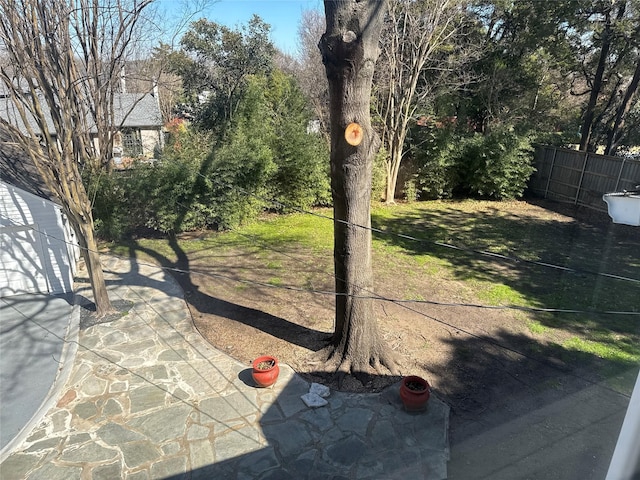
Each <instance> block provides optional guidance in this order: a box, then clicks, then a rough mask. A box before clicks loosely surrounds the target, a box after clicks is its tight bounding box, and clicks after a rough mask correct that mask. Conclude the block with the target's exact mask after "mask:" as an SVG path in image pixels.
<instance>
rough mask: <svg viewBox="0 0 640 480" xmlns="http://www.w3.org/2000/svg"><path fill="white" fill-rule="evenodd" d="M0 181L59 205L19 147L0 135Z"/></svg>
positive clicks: (27, 156)
mask: <svg viewBox="0 0 640 480" xmlns="http://www.w3.org/2000/svg"><path fill="white" fill-rule="evenodd" d="M0 180H2V181H3V182H5V183H8V184H10V185H13V186H15V187H18V188H20V189H22V190H25V191H27V192H29V193H32V194H33V195H37V196H39V197H42V198H45V199H47V200H51V201H52V202H55V203H59V202H58V200H57V199H56V197H55V195H54V194H53V193H52V192H51V191H50V190H49V189H48V188H47V187H46V185H45V184H44V182H43V181H42V179H41V177H40V174H39V173H38V170H37V168H36V166H35V165H34V164H33V162H32V161H31V158H30V157H29V155H27V154H26V153H25V152H24V150H22V149H21V148H20V146H18V145H16V144H15V143H11V142H8V141H6V139H5V138H3V137H2V136H1V135H0Z"/></svg>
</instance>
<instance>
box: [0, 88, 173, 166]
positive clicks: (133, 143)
mask: <svg viewBox="0 0 640 480" xmlns="http://www.w3.org/2000/svg"><path fill="white" fill-rule="evenodd" d="M43 104H45V102H43ZM113 113H114V124H115V126H116V127H117V128H118V131H117V132H116V134H115V135H114V143H113V161H114V163H115V164H116V165H119V164H121V163H123V161H125V162H126V161H127V160H131V159H153V158H156V156H157V153H158V151H160V150H162V148H163V146H164V134H163V130H162V126H163V123H162V114H161V112H160V102H159V96H158V88H157V86H155V87H154V88H153V90H152V91H150V92H146V93H127V92H116V93H114V97H113ZM44 114H45V117H46V120H47V124H48V125H49V126H50V127H49V128H50V132H51V133H52V134H55V131H54V129H53V121H52V120H51V114H50V112H48V111H45V112H44ZM0 118H2V119H3V120H6V121H7V122H8V123H10V124H12V125H15V126H17V127H18V128H19V129H20V130H21V131H23V132H24V133H26V131H27V130H26V126H25V125H24V123H23V122H22V120H21V118H20V115H19V114H18V112H17V110H16V108H15V106H14V104H13V101H12V100H11V98H9V93H8V92H7V91H6V87H5V86H4V85H3V84H1V83H0ZM31 126H32V127H34V129H36V130H37V129H38V128H37V126H36V123H35V121H33V122H31ZM97 133H98V132H97V130H96V129H95V126H94V127H93V129H92V135H93V140H94V146H95V147H96V149H97V148H98V145H97Z"/></svg>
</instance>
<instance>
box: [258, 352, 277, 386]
mask: <svg viewBox="0 0 640 480" xmlns="http://www.w3.org/2000/svg"><path fill="white" fill-rule="evenodd" d="M279 374H280V367H279V366H278V359H277V358H275V357H272V356H270V355H263V356H261V357H258V358H256V359H255V360H254V361H253V365H252V370H251V375H252V376H253V380H254V381H255V382H256V384H257V385H258V386H259V387H270V386H271V385H273V384H274V383H276V380H277V379H278V375H279Z"/></svg>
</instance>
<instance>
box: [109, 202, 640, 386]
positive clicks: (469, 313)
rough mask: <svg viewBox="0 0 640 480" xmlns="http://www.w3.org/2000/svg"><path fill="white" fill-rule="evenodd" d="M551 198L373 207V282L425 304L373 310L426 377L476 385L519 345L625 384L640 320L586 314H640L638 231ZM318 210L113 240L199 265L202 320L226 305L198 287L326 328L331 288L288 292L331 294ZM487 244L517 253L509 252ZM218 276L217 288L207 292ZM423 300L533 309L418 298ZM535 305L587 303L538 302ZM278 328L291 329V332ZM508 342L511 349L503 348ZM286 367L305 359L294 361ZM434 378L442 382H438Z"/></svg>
mask: <svg viewBox="0 0 640 480" xmlns="http://www.w3.org/2000/svg"><path fill="white" fill-rule="evenodd" d="M544 206H549V205H548V204H547V205H545V204H539V205H538V204H531V203H527V202H518V201H516V202H486V201H471V200H469V201H433V202H419V203H413V204H401V205H396V206H392V207H388V206H385V205H374V207H373V208H372V223H373V226H374V228H376V229H380V230H383V231H384V232H385V233H374V235H373V238H374V241H373V250H374V271H375V272H374V273H375V276H376V280H375V281H376V292H377V293H378V294H380V295H382V296H384V297H387V298H392V299H403V300H416V301H417V303H415V304H408V306H409V307H410V308H411V309H413V311H418V314H419V316H416V317H415V318H414V317H408V316H407V315H414V314H413V313H410V312H405V313H403V312H404V310H402V308H405V307H401V306H398V305H397V304H393V303H389V302H379V305H378V307H377V308H378V310H377V312H378V315H379V317H381V318H382V320H381V322H382V324H383V330H384V331H385V332H386V336H387V338H388V341H389V342H390V343H391V344H392V346H394V347H397V348H399V349H400V350H402V349H403V348H405V347H406V348H409V346H410V347H411V348H412V350H411V351H412V352H413V353H410V356H412V361H414V362H415V365H417V366H418V367H420V368H424V369H426V371H427V375H429V374H431V375H433V376H442V375H443V372H448V374H450V375H454V374H455V375H458V376H459V377H460V378H458V380H457V381H458V382H462V383H465V382H468V381H469V380H468V379H466V380H465V378H466V377H465V375H467V376H468V375H470V374H469V370H470V369H473V368H475V366H474V365H479V364H482V362H483V361H485V360H483V359H484V358H485V357H486V356H489V355H490V356H492V358H493V359H494V360H497V361H500V362H504V359H502V360H500V359H501V358H502V357H501V356H503V355H507V354H508V355H510V360H509V362H513V363H518V362H521V360H517V359H514V358H513V357H514V355H513V352H514V351H515V352H517V353H518V354H519V353H522V354H524V356H523V357H522V358H525V359H528V358H534V359H535V361H536V362H538V363H542V364H545V363H548V364H550V365H553V364H556V363H557V364H558V365H560V366H561V367H562V368H570V369H571V370H572V371H574V372H578V373H580V374H581V375H582V374H583V373H584V375H587V376H588V377H589V378H592V379H594V381H599V380H602V379H604V380H605V381H606V382H607V383H608V385H610V386H611V387H612V388H615V389H617V390H620V391H623V392H626V393H629V392H630V391H631V389H632V387H633V382H634V380H635V375H636V374H637V370H638V365H639V364H640V316H638V315H623V314H605V313H588V312H606V311H625V312H626V311H631V312H638V311H640V283H639V282H638V280H640V230H639V229H638V228H637V227H636V228H634V227H626V226H620V225H614V224H612V223H610V222H609V221H607V218H608V217H607V218H601V219H600V220H599V221H598V222H594V223H585V222H581V221H578V220H575V219H574V218H572V217H570V216H568V215H565V214H563V213H559V212H556V211H552V210H549V209H546V208H543V207H544ZM315 212H316V213H317V214H319V216H314V215H310V214H300V213H297V214H291V215H286V216H279V215H266V216H264V217H262V218H261V219H260V221H257V222H255V223H252V224H250V225H245V226H243V227H242V228H239V229H237V230H235V231H232V232H226V233H215V232H203V233H199V234H186V235H183V236H181V237H180V238H179V239H178V240H177V242H169V241H167V240H163V239H147V238H140V239H137V240H135V241H131V242H128V243H123V244H119V245H114V246H112V251H113V252H114V253H117V254H121V255H137V256H138V257H139V258H140V259H141V260H152V261H155V262H160V263H162V264H164V265H166V266H177V267H180V268H185V267H187V268H188V269H189V270H190V271H192V272H201V273H202V274H203V275H200V274H196V273H192V274H191V276H190V280H189V282H190V283H189V284H188V286H187V287H184V288H185V290H186V298H187V301H188V302H190V304H191V305H192V306H195V307H194V309H192V312H193V311H196V310H197V311H198V312H199V313H198V315H194V316H195V317H198V316H205V315H206V314H208V315H214V316H215V315H216V312H212V311H211V309H209V310H206V311H205V309H204V308H202V307H200V306H199V305H198V303H197V301H196V300H197V298H196V297H190V295H192V294H191V290H193V291H195V292H196V293H206V295H208V296H209V297H215V298H216V300H218V301H219V300H221V299H222V300H224V301H225V302H227V303H233V304H238V305H245V306H247V307H250V308H251V309H253V310H252V311H255V310H261V311H265V312H268V313H269V315H272V316H273V317H274V318H277V319H279V320H282V319H285V321H287V322H288V323H292V322H294V321H295V320H293V319H295V318H297V317H299V316H300V317H304V318H306V320H305V321H306V322H307V323H306V324H305V325H304V326H303V327H295V328H303V329H306V330H305V331H307V333H308V332H309V331H310V332H311V333H313V332H316V331H318V332H324V334H326V333H327V332H330V331H331V328H332V325H331V320H332V319H331V316H332V313H333V312H332V309H331V308H332V307H331V304H332V298H331V297H330V296H327V295H324V294H317V295H310V294H308V293H307V294H300V295H306V296H305V297H299V296H296V295H299V294H298V293H296V292H295V290H294V291H291V290H285V289H283V288H282V287H294V288H295V289H304V290H321V291H328V290H331V289H332V287H333V279H332V271H333V270H332V269H333V267H332V248H333V238H332V235H333V228H332V222H331V221H330V220H327V219H326V218H323V217H322V216H331V215H332V211H331V210H330V209H323V210H317V211H315ZM407 237H412V238H411V239H410V238H407ZM442 244H449V245H454V246H456V247H459V249H453V248H446V247H444V246H442ZM474 251H475V252H474ZM478 251H483V252H489V253H493V254H500V255H505V256H508V257H511V258H517V259H519V260H518V261H513V260H501V259H499V258H496V257H492V256H487V255H482V254H479V253H477V252H478ZM185 262H186V263H185ZM531 262H544V263H548V264H552V265H558V266H561V267H568V268H570V269H573V270H575V271H573V272H571V271H567V270H565V269H558V268H551V267H544V266H540V265H536V264H534V263H531ZM205 274H206V275H205ZM602 274H610V275H615V276H618V277H628V278H630V279H635V280H636V281H635V282H634V281H630V280H624V279H621V278H613V277H610V276H603V275H602ZM216 282H219V285H218V289H217V290H216V291H215V293H213V292H212V291H210V290H206V288H210V286H211V284H212V283H216ZM255 282H257V284H256V283H255ZM223 283H224V287H223V286H222V284H223ZM192 287H193V288H192ZM274 287H275V288H274ZM194 295H195V294H194ZM190 299H191V300H190ZM424 301H432V302H442V303H453V304H483V305H487V306H519V307H525V310H489V309H479V308H475V307H462V306H449V307H446V306H437V305H431V304H428V303H420V302H424ZM527 307H532V308H557V309H568V310H580V311H582V313H555V312H536V311H527V310H526V308H527ZM294 308H295V309H296V310H295V311H294V310H292V309H294ZM218 316H220V315H218ZM227 316H229V315H227ZM416 322H420V325H419V326H416V325H415V324H416ZM197 323H198V322H197V320H196V324H197ZM253 327H254V328H257V329H258V330H265V328H262V327H260V326H256V325H253ZM218 328H222V327H218ZM225 328H233V327H232V326H227V327H225ZM445 331H446V332H445ZM302 333H304V331H302ZM302 333H301V335H302ZM419 335H421V336H422V338H421V339H420V338H419V337H418V336H419ZM456 335H458V336H459V337H455V336H456ZM465 335H467V336H466V337H465ZM275 336H278V335H275ZM280 336H281V337H282V336H284V337H285V338H286V334H284V335H280ZM416 337H417V338H418V340H415V338H416ZM454 337H455V338H454ZM462 337H464V339H463V338H462ZM233 338H236V337H233V336H230V337H229V339H225V342H226V343H231V342H232V341H233V340H232V339H233ZM266 341H267V340H261V342H263V344H264V342H266ZM411 342H413V343H411ZM213 343H215V340H213ZM241 343H242V342H241ZM248 343H251V342H248ZM290 343H291V342H290ZM298 343H299V344H303V343H304V342H298ZM312 344H313V341H311V340H309V342H308V344H305V345H304V346H306V347H307V349H310V350H313V348H311V347H310V345H312ZM502 347H506V349H505V351H504V352H497V351H498V350H500V349H501V348H502ZM222 348H223V349H224V348H226V346H224V345H223V346H222ZM242 348H243V347H242V346H238V345H236V346H233V345H231V346H229V349H228V351H229V353H231V354H235V355H237V356H240V357H242V356H243V354H244V353H246V355H247V356H249V355H250V353H251V352H244V351H243V350H242ZM247 348H249V347H247ZM273 348H278V347H277V346H274V347H273ZM281 348H284V347H281ZM406 348H405V349H406ZM478 349H480V351H481V353H478V351H479V350H478ZM494 350H495V351H496V352H494ZM416 351H417V353H415V352H416ZM301 355H303V354H301ZM478 355H480V357H478ZM516 356H517V355H516ZM414 357H415V358H414ZM290 363H293V364H294V365H295V359H293V360H291V361H290ZM300 368H303V367H300ZM490 370H491V369H489V368H487V373H486V374H487V375H489V374H490V373H491V372H490ZM529 370H535V368H534V367H530V368H529ZM452 372H453V373H452ZM475 374H477V372H476V373H475ZM532 375H533V373H532ZM432 381H433V382H434V383H435V384H436V386H437V385H438V380H432ZM451 382H452V383H451V385H445V383H442V384H441V389H442V391H443V392H444V395H445V396H446V395H447V392H449V393H450V394H451V395H452V396H455V395H454V393H453V392H454V391H456V388H457V387H455V385H454V384H455V382H453V380H451ZM465 391H466V392H467V393H468V389H467V390H465Z"/></svg>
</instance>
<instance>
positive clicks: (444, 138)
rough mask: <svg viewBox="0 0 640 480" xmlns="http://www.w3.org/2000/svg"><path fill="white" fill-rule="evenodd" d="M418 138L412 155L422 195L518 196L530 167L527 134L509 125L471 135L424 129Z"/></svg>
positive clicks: (527, 177)
mask: <svg viewBox="0 0 640 480" xmlns="http://www.w3.org/2000/svg"><path fill="white" fill-rule="evenodd" d="M425 130H426V129H425ZM418 139H419V140H420V142H418V143H417V144H416V145H417V147H415V148H414V150H415V152H414V161H415V162H416V164H417V168H418V174H417V187H418V188H419V190H420V191H421V198H423V199H435V198H447V197H451V196H453V195H459V196H471V197H480V198H490V199H496V200H501V199H508V198H517V197H521V196H522V194H523V192H524V190H525V188H526V185H527V181H528V180H529V177H530V176H531V174H532V173H533V171H534V168H533V166H532V159H533V148H532V146H531V140H530V138H529V137H528V136H527V135H518V134H516V133H514V132H512V131H510V130H508V129H499V130H494V131H492V132H491V133H489V134H488V135H480V134H473V135H472V136H462V135H460V134H456V133H452V132H437V131H431V132H428V131H426V133H423V134H422V137H418Z"/></svg>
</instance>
